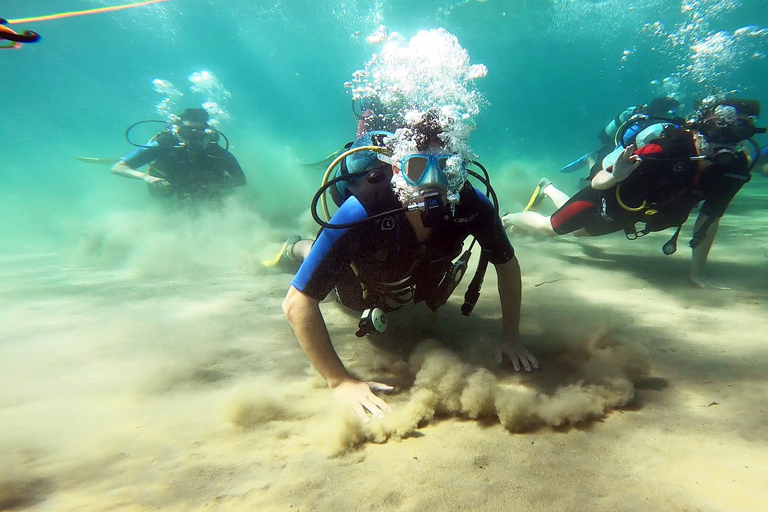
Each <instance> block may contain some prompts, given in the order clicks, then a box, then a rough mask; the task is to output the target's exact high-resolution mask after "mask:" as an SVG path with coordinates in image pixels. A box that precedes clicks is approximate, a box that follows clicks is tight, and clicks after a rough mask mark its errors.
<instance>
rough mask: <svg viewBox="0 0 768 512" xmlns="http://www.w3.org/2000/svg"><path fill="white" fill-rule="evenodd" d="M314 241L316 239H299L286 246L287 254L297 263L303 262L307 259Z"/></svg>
mask: <svg viewBox="0 0 768 512" xmlns="http://www.w3.org/2000/svg"><path fill="white" fill-rule="evenodd" d="M314 243H315V241H314V240H304V239H302V240H297V241H296V242H293V243H292V244H290V245H288V247H286V255H287V256H288V257H289V258H291V259H292V260H294V261H295V262H296V263H301V262H303V261H304V260H305V259H307V255H308V254H309V251H310V250H311V249H312V245H313V244H314Z"/></svg>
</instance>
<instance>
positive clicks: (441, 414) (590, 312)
mask: <svg viewBox="0 0 768 512" xmlns="http://www.w3.org/2000/svg"><path fill="white" fill-rule="evenodd" d="M742 195H743V196H744V199H741V197H742V196H741V195H740V203H739V205H740V206H739V208H734V209H733V210H734V211H733V212H729V214H728V215H727V216H726V218H725V219H724V221H723V224H722V226H721V232H720V235H719V237H718V241H717V244H716V246H715V249H714V250H713V254H712V257H711V262H710V264H709V266H708V271H709V274H710V275H712V277H716V278H718V279H719V280H721V281H725V282H727V283H729V284H730V285H732V286H733V289H732V290H730V291H716V290H700V289H696V288H694V287H693V286H692V285H690V284H689V282H688V281H687V279H686V275H687V270H688V265H689V259H688V250H687V248H686V247H685V240H686V236H687V235H688V232H685V233H684V234H683V235H682V236H681V244H680V245H681V249H680V251H679V253H678V254H676V255H674V256H672V257H665V256H663V255H662V254H661V250H660V247H661V245H662V244H663V243H664V242H665V241H666V240H667V237H668V236H669V234H668V233H664V234H655V235H651V236H649V237H647V238H646V239H644V240H639V241H635V242H628V241H626V240H623V239H622V236H621V235H616V236H612V237H604V238H601V239H592V240H586V241H584V240H576V239H573V238H570V237H563V238H561V239H557V240H538V239H535V238H532V237H528V236H524V235H515V236H514V237H513V243H514V245H515V247H516V249H517V253H518V258H519V260H520V262H521V266H522V269H523V276H524V277H523V288H524V307H523V323H522V329H523V333H524V336H525V340H526V342H527V344H528V345H529V347H530V348H531V350H532V351H533V352H534V353H535V354H536V355H537V356H538V357H539V359H540V360H541V364H542V369H541V370H539V371H538V372H535V373H533V374H514V372H511V371H509V369H507V368H504V367H501V368H499V367H496V366H495V365H494V364H493V359H494V357H493V349H494V347H495V345H496V341H497V337H498V335H499V321H498V316H499V315H498V304H497V299H496V293H495V275H494V272H493V271H492V270H491V271H489V272H488V276H487V279H486V283H485V286H484V293H483V296H482V298H481V301H480V303H479V304H478V306H477V309H476V310H475V313H474V314H473V315H472V316H471V317H469V318H467V317H463V316H461V315H460V314H459V310H458V308H459V305H460V302H461V296H460V294H456V296H454V297H453V298H452V299H451V301H450V302H449V303H448V305H446V307H444V308H443V309H442V310H441V311H440V312H439V314H438V315H437V316H436V318H435V317H434V315H432V314H431V313H429V312H428V311H426V310H424V309H420V308H414V309H412V310H410V311H406V312H403V313H401V314H395V315H393V316H392V318H391V319H390V320H391V326H392V327H391V329H390V331H391V332H390V333H388V334H385V335H382V336H381V337H380V338H379V339H373V338H372V339H370V340H360V339H357V338H355V336H354V330H355V324H356V319H355V318H354V317H353V316H350V315H348V314H346V313H345V312H344V311H342V310H341V309H340V308H338V307H337V306H336V305H334V304H324V305H323V309H324V311H325V314H326V320H327V323H328V326H329V329H330V331H331V334H332V337H333V338H334V340H335V342H336V345H337V348H338V351H339V352H340V354H341V356H342V358H343V359H344V361H345V362H346V363H347V364H348V366H349V368H350V369H352V370H353V371H355V372H356V373H358V374H359V375H361V376H363V377H365V378H370V379H371V380H379V381H384V382H389V383H392V384H395V385H396V386H397V388H398V392H396V393H395V394H393V395H391V396H390V397H389V398H388V399H387V400H388V401H389V403H390V404H391V405H392V407H393V412H392V413H391V414H390V415H389V416H388V417H387V418H386V419H385V420H383V421H379V420H374V421H372V422H371V424H370V425H368V426H365V427H363V426H362V425H361V424H360V423H359V422H358V421H357V420H356V419H355V418H354V417H353V416H352V414H351V413H349V412H348V411H345V410H339V409H337V408H336V406H335V405H334V403H333V400H332V397H331V393H330V392H329V391H328V390H327V388H326V387H325V386H324V383H323V382H322V381H321V379H319V378H318V376H317V375H316V374H315V372H314V371H313V370H312V369H311V368H310V367H309V365H308V363H307V361H306V359H305V358H304V356H303V354H302V353H301V350H300V349H299V347H298V345H297V343H296V341H295V339H294V337H293V335H292V333H291V331H290V329H289V327H288V325H287V323H286V322H285V320H284V318H283V315H282V312H281V308H280V303H281V301H282V298H283V296H284V294H285V291H286V289H287V287H288V284H289V282H290V275H287V274H280V273H270V272H267V271H265V270H264V269H262V268H261V267H260V265H259V263H258V261H259V258H261V257H267V256H268V255H269V254H270V253H271V252H274V250H275V249H276V247H277V246H278V244H277V243H276V241H277V240H279V239H280V237H279V236H277V235H276V234H275V233H268V234H267V233H261V236H262V239H257V240H255V241H253V242H252V243H253V245H254V248H253V251H252V255H251V256H249V258H244V259H242V260H238V261H234V259H233V261H232V262H229V263H231V264H229V263H228V264H227V265H223V266H221V267H218V268H216V269H215V270H216V271H215V272H214V271H211V269H210V268H207V269H206V268H202V270H201V267H199V266H196V265H194V264H186V265H185V264H181V263H179V262H182V263H183V262H185V261H186V262H187V263H189V261H188V259H185V256H184V251H183V250H182V251H179V252H178V253H176V254H174V255H172V256H173V257H172V258H169V259H168V261H165V262H164V264H163V266H162V268H161V269H160V270H161V271H159V272H147V271H144V270H142V269H146V267H145V266H143V264H141V263H139V264H137V263H136V261H135V259H134V260H133V261H132V262H126V261H120V262H118V263H119V264H114V261H112V263H113V264H111V265H95V266H94V265H89V264H88V262H87V261H84V260H79V261H78V260H76V259H75V260H73V259H71V258H62V257H61V255H60V254H57V253H42V252H41V253H29V252H27V253H26V254H23V255H18V254H4V255H3V256H2V258H1V259H0V273H1V274H2V280H0V296H2V297H3V301H2V306H0V510H29V511H101V510H114V511H125V512H139V511H146V510H180V511H182V510H183V511H197V510H206V511H210V510H221V511H229V510H234V511H237V510H318V511H326V510H334V511H346V510H413V511H442V510H499V511H502V510H503V511H506V510H562V511H575V510H584V511H594V510H621V511H630V510H675V511H677V510H680V511H682V510H685V511H694V510H701V511H735V510H739V511H741V510H750V511H751V510H755V511H757V510H764V509H765V504H766V503H768V486H766V482H768V429H766V424H767V423H768V376H766V368H768V347H766V337H767V336H768V335H766V332H768V308H766V305H765V304H766V290H768V266H767V265H768V244H767V243H766V241H767V240H768V235H766V232H765V227H764V226H765V225H766V221H767V220H768V215H766V214H765V213H764V210H763V205H762V202H761V198H760V197H758V196H754V197H751V196H749V194H745V193H742ZM187 238H188V237H187ZM185 240H186V239H185ZM176 241H178V240H176ZM144 242H145V243H146V240H145V241H144ZM198 242H200V240H196V241H195V240H193V241H191V242H190V241H189V240H187V241H186V242H184V243H188V244H190V245H189V247H193V246H196V245H195V244H197V243H198ZM165 243H168V244H171V245H173V244H174V243H175V242H174V240H170V241H168V240H166V241H165ZM94 244H95V245H98V246H99V251H101V252H102V253H103V252H104V247H103V246H104V244H105V241H104V240H99V241H98V242H88V243H86V244H85V249H82V248H81V249H82V250H85V251H86V252H88V251H93V250H94ZM107 244H109V241H107ZM145 248H146V244H145ZM123 249H125V248H123ZM147 252H148V253H149V255H147V256H146V257H147V258H150V257H151V256H152V257H153V256H154V255H153V253H152V251H145V253H147ZM113 259H114V258H113ZM139 259H141V258H139ZM137 269H138V270H137ZM462 293H463V288H462ZM414 326H418V328H415V327H414Z"/></svg>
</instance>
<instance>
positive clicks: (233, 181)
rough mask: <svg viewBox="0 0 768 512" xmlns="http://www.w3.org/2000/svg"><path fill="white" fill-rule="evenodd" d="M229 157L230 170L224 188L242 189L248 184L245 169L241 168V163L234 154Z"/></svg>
mask: <svg viewBox="0 0 768 512" xmlns="http://www.w3.org/2000/svg"><path fill="white" fill-rule="evenodd" d="M228 155H229V157H230V158H229V169H227V171H226V173H227V177H226V179H225V180H224V182H223V187H224V188H234V187H242V186H243V185H245V183H246V179H245V173H244V172H243V168H242V167H240V163H239V162H238V161H237V159H236V158H235V156H234V155H233V154H232V153H228Z"/></svg>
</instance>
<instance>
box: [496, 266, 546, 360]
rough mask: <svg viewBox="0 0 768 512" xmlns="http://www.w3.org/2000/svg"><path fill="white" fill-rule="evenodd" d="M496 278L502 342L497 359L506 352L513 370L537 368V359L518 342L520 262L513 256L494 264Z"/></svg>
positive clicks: (520, 294) (520, 291)
mask: <svg viewBox="0 0 768 512" xmlns="http://www.w3.org/2000/svg"><path fill="white" fill-rule="evenodd" d="M494 267H495V268H496V276H497V278H498V281H499V282H498V287H499V300H500V301H501V322H502V329H501V335H502V343H501V350H500V352H499V353H497V359H498V360H499V362H501V355H502V354H506V355H507V356H508V357H509V358H510V360H511V361H512V366H513V367H514V368H515V371H520V368H521V367H522V368H525V370H526V371H529V372H530V371H531V369H532V368H536V369H538V368H539V361H538V360H537V359H536V358H535V357H534V356H533V354H531V353H530V352H529V351H528V349H526V348H525V347H524V346H523V344H522V343H520V305H521V302H522V300H521V297H522V279H521V277H520V264H519V263H518V262H517V258H515V257H514V256H513V257H512V259H511V260H509V261H507V262H506V263H502V264H499V265H494Z"/></svg>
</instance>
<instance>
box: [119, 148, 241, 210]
mask: <svg viewBox="0 0 768 512" xmlns="http://www.w3.org/2000/svg"><path fill="white" fill-rule="evenodd" d="M123 161H124V162H125V164H126V165H127V166H128V167H130V168H131V169H138V168H139V167H141V166H143V165H146V164H151V165H150V168H149V174H150V175H151V176H155V177H158V178H163V179H164V180H166V181H168V182H169V183H170V184H171V194H173V195H176V196H177V197H209V196H211V195H216V194H217V193H218V191H219V190H220V189H221V188H230V187H240V186H243V185H245V183H246V178H245V174H244V173H243V170H242V168H241V167H240V164H239V163H238V162H237V159H236V158H235V157H234V155H233V154H232V153H230V152H229V151H227V150H225V149H224V148H222V147H221V146H219V145H218V144H216V143H213V142H212V143H209V144H207V145H206V146H204V147H203V148H200V149H199V150H194V149H189V148H186V147H181V146H179V145H178V141H177V140H176V138H175V137H173V135H171V134H170V133H161V134H160V135H158V136H157V137H155V138H154V140H153V141H152V142H151V143H150V144H148V145H147V146H146V147H142V148H139V149H137V150H136V151H133V152H132V153H130V154H128V155H126V156H125V157H124V158H123Z"/></svg>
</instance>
